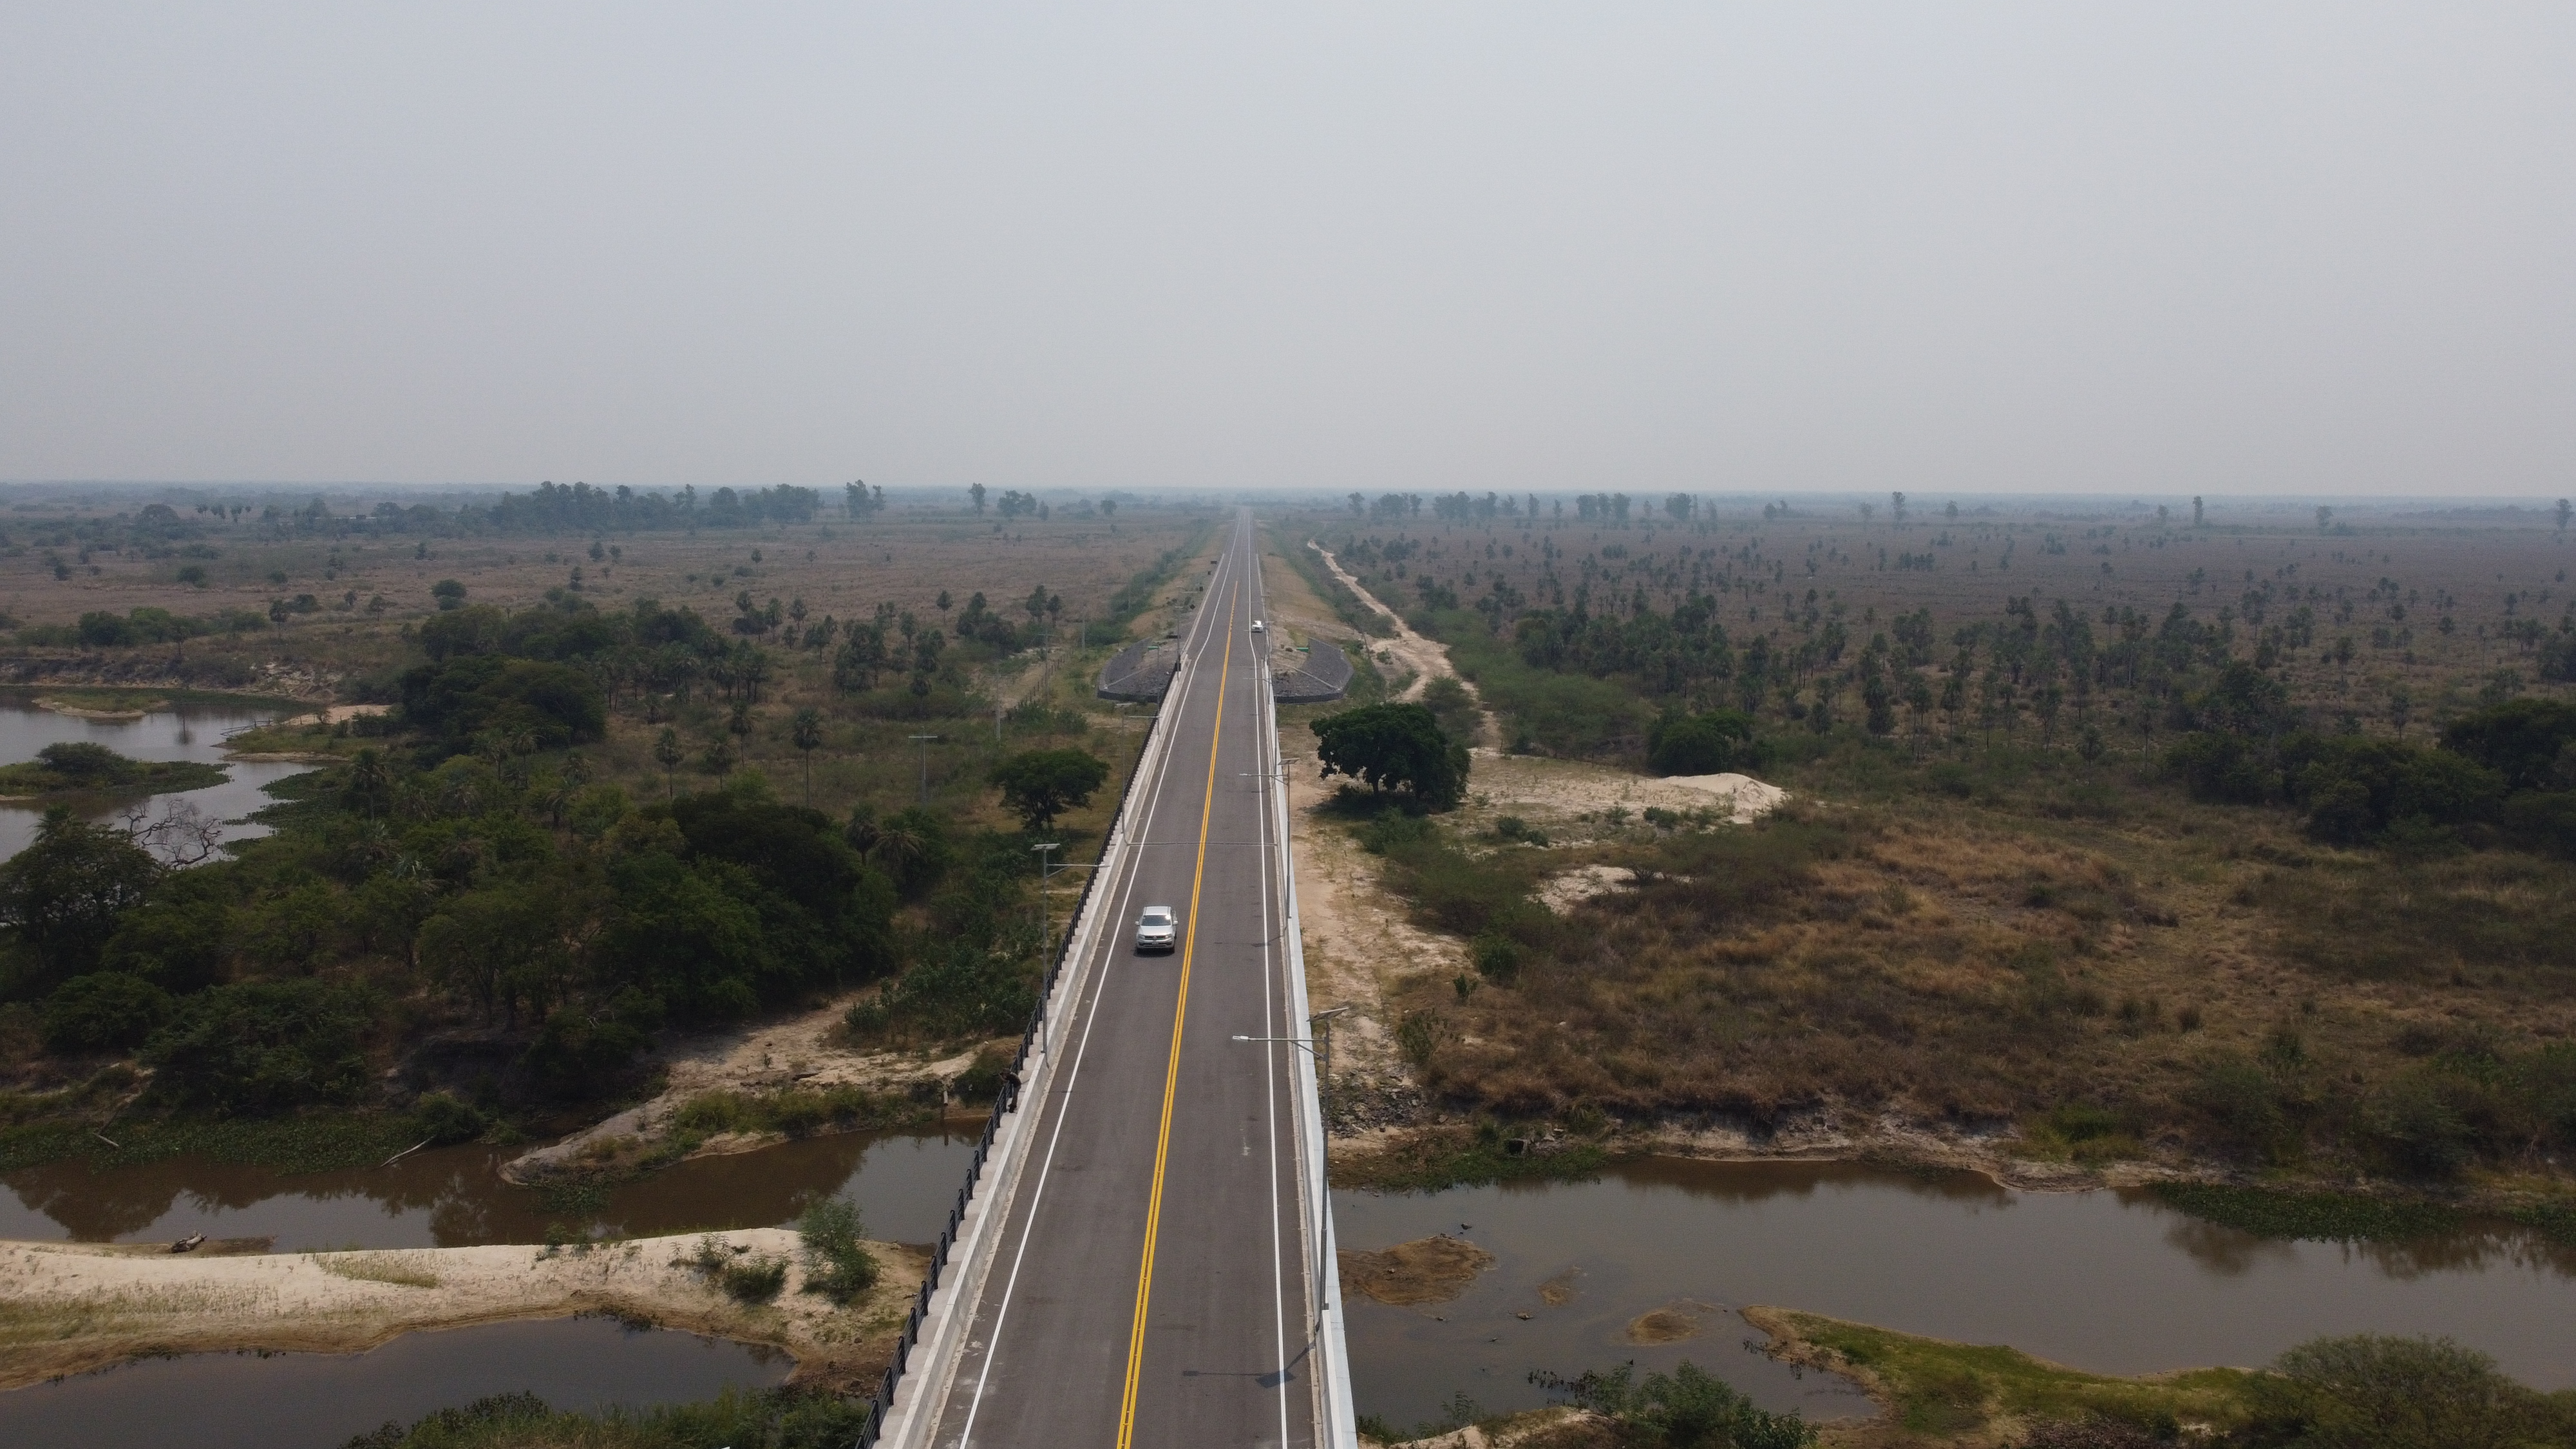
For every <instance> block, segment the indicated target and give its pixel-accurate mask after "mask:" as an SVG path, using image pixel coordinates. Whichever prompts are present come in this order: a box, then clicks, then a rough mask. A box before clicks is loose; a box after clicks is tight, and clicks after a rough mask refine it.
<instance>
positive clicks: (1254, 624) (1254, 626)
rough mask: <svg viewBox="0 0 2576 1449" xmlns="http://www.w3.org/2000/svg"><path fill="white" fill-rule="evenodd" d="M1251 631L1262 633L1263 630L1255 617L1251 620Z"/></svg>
mask: <svg viewBox="0 0 2576 1449" xmlns="http://www.w3.org/2000/svg"><path fill="white" fill-rule="evenodd" d="M1252 632H1253V633H1255V634H1259V633H1262V632H1263V630H1262V627H1261V621H1260V620H1259V619H1255V620H1253V621H1252Z"/></svg>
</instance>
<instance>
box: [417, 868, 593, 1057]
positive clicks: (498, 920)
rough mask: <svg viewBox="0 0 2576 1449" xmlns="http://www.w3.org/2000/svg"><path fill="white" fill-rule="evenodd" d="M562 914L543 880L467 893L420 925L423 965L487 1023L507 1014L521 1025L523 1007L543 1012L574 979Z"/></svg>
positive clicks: (560, 902)
mask: <svg viewBox="0 0 2576 1449" xmlns="http://www.w3.org/2000/svg"><path fill="white" fill-rule="evenodd" d="M563 907H564V901H563V897H562V894H561V892H560V891H559V890H558V889H557V888H556V887H555V886H553V885H552V884H551V883H548V882H543V881H532V882H526V883H519V884H511V885H502V886H494V887H491V888H489V889H486V890H478V891H468V892H465V893H464V894H462V895H459V896H456V897H454V898H452V899H451V900H449V901H448V902H447V904H446V905H445V906H444V907H443V908H441V909H440V910H439V912H438V913H437V914H436V915H434V916H431V917H430V918H429V919H428V920H426V921H424V922H422V923H421V928H420V960H421V964H422V965H423V966H424V967H426V968H427V969H428V971H429V973H430V975H431V977H432V979H434V980H436V981H437V982H439V983H440V984H441V985H442V986H445V987H446V988H447V989H449V990H451V991H454V992H457V993H459V994H460V995H463V996H464V997H466V998H467V999H469V1000H471V1001H472V1002H473V1003H474V1005H475V1007H476V1009H478V1010H479V1011H480V1012H481V1013H482V1015H483V1019H484V1020H486V1021H489V1020H491V1019H492V1015H493V1012H494V1010H495V1009H496V1008H500V1009H506V1010H507V1012H508V1013H509V1016H510V1019H511V1020H512V1021H513V1022H515V1021H517V1019H518V1013H519V1007H520V1005H521V1004H522V1003H524V1004H526V1005H527V1006H529V1007H530V1008H532V1009H533V1010H536V1011H540V1012H542V1011H544V1010H545V1009H546V1008H547V1007H548V1006H550V1005H552V1004H553V1002H554V1001H555V1000H556V999H557V998H558V997H560V996H561V995H562V994H563V990H564V988H565V986H566V985H567V984H568V978H569V976H570V974H571V964H572V963H571V958H570V954H569V952H568V951H567V949H566V942H565V931H564V923H563Z"/></svg>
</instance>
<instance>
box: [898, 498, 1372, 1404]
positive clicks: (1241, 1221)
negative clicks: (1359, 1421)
mask: <svg viewBox="0 0 2576 1449" xmlns="http://www.w3.org/2000/svg"><path fill="white" fill-rule="evenodd" d="M1263 617H1264V616H1263V599H1262V588H1261V568H1260V560H1259V554H1258V552H1257V550H1256V549H1255V547H1254V543H1253V533H1252V524H1251V518H1250V515H1249V514H1248V513H1247V514H1242V515H1239V516H1238V517H1237V519H1236V522H1235V525H1234V529H1233V532H1232V534H1231V536H1230V537H1229V539H1228V541H1227V543H1226V545H1225V548H1224V550H1223V551H1222V552H1221V553H1220V555H1219V556H1218V560H1217V563H1216V566H1215V569H1214V571H1213V572H1212V573H1211V574H1210V576H1209V578H1208V582H1207V588H1206V591H1205V594H1204V595H1203V598H1202V602H1201V603H1200V606H1199V609H1198V612H1197V615H1196V617H1195V618H1194V619H1193V620H1192V622H1191V625H1190V627H1189V629H1188V630H1187V631H1185V637H1183V638H1182V639H1181V641H1180V643H1179V648H1178V651H1177V652H1178V654H1179V662H1178V666H1177V668H1176V670H1175V671H1174V673H1173V675H1172V678H1171V683H1170V685H1169V688H1168V690H1167V691H1166V692H1165V693H1164V696H1163V704H1162V708H1161V710H1160V711H1159V712H1158V713H1157V715H1156V717H1155V720H1154V724H1153V728H1152V732H1151V733H1150V734H1149V735H1148V737H1147V741H1146V744H1145V748H1144V752H1143V754H1142V755H1141V756H1140V758H1139V761H1138V764H1137V768H1136V771H1135V774H1134V777H1133V779H1132V781H1131V782H1130V784H1129V786H1128V789H1127V793H1126V795H1125V797H1124V798H1123V800H1122V801H1121V802H1120V805H1119V809H1118V815H1117V819H1116V822H1115V824H1114V826H1113V828H1112V831H1111V835H1110V839H1109V843H1108V845H1107V848H1106V849H1105V850H1104V852H1103V855H1102V858H1101V860H1100V862H1099V864H1098V866H1097V867H1096V868H1095V869H1094V871H1093V873H1092V878H1091V880H1090V882H1089V884H1088V885H1087V886H1086V888H1085V890H1084V894H1083V899H1082V904H1081V905H1080V907H1079V908H1078V910H1077V913H1076V916H1075V920H1074V923H1073V926H1072V929H1071V931H1070V933H1069V935H1068V938H1067V941H1066V945H1065V949H1064V951H1063V953H1062V955H1061V956H1060V957H1059V958H1058V960H1057V962H1056V964H1055V965H1054V967H1053V969H1052V970H1051V973H1050V975H1049V977H1048V982H1047V988H1046V992H1045V1000H1044V1003H1043V1004H1042V1005H1041V1007H1040V1008H1039V1012H1038V1016H1037V1018H1036V1020H1034V1021H1033V1022H1032V1023H1031V1024H1030V1027H1029V1031H1028V1033H1027V1036H1026V1037H1025V1039H1024V1041H1023V1045H1022V1048H1021V1052H1020V1057H1019V1063H1018V1066H1017V1068H1016V1071H1015V1074H1014V1077H1013V1082H1012V1085H1011V1086H1010V1087H1009V1088H1008V1089H1006V1090H1005V1092H1004V1094H1003V1098H1002V1100H1001V1101H1000V1102H999V1103H998V1104H997V1105H996V1107H995V1110H994V1115H993V1120H992V1122H991V1124H990V1125H989V1127H988V1128H987V1130H986V1133H985V1138H984V1142H983V1144H982V1146H980V1147H979V1148H978V1150H977V1152H976V1154H975V1167H974V1170H973V1172H972V1173H971V1175H970V1178H969V1181H968V1183H967V1184H966V1186H965V1187H964V1188H963V1189H961V1190H960V1192H959V1195H958V1203H957V1208H956V1211H955V1212H954V1213H953V1214H952V1215H951V1218H950V1227H949V1230H948V1231H947V1232H946V1233H944V1234H943V1235H942V1236H941V1239H940V1242H939V1245H938V1250H937V1254H936V1261H935V1266H934V1269H933V1272H932V1276H931V1280H930V1282H928V1283H926V1284H925V1285H924V1287H923V1291H922V1294H921V1297H920V1299H919V1300H918V1302H917V1304H916V1306H915V1308H914V1311H913V1314H912V1317H911V1320H910V1322H909V1323H908V1324H907V1326H906V1331H905V1336H904V1339H903V1344H902V1347H901V1349H900V1350H899V1352H898V1355H897V1359H896V1363H895V1366H894V1367H893V1368H892V1369H891V1370H889V1372H888V1373H887V1375H886V1381H885V1384H884V1385H883V1387H882V1388H881V1389H880V1391H879V1395H878V1414H877V1416H876V1419H875V1421H874V1423H873V1424H872V1426H871V1438H872V1440H873V1441H874V1442H875V1443H877V1444H881V1445H889V1446H898V1449H1015V1446H1032V1449H1034V1446H1041V1445H1043V1446H1050V1449H1053V1446H1082V1445H1096V1446H1101V1449H1141V1446H1153V1449H1164V1446H1193V1449H1195V1446H1214V1445H1246V1446H1253V1445H1261V1446H1274V1445H1275V1446H1280V1449H1356V1445H1357V1443H1358V1439H1357V1433H1356V1428H1355V1426H1354V1423H1353V1413H1352V1409H1351V1396H1350V1378H1349V1368H1348V1360H1347V1357H1346V1354H1345V1352H1344V1348H1343V1342H1342V1321H1341V1311H1340V1309H1341V1293H1340V1285H1339V1280H1338V1277H1337V1275H1336V1271H1335V1266H1334V1256H1333V1231H1332V1213H1331V1205H1330V1200H1329V1198H1328V1197H1327V1195H1326V1190H1325V1180H1324V1178H1325V1173H1324V1134H1323V1120H1322V1116H1321V1113H1320V1111H1319V1110H1318V1103H1317V1097H1316V1091H1315V1085H1316V1084H1315V1063H1314V1059H1313V1056H1312V1053H1311V1051H1309V1050H1308V1049H1307V1047H1306V1046H1305V1045H1304V1043H1305V1042H1306V1040H1307V1036H1308V1010H1309V1009H1308V1006H1307V1001H1306V986H1305V971H1304V958H1303V953H1302V951H1301V950H1300V948H1299V945H1298V936H1297V896H1296V883H1295V877H1294V873H1293V870H1292V866H1291V862H1290V856H1289V850H1288V810H1287V788H1286V781H1285V776H1284V774H1283V773H1282V770H1281V767H1280V762H1279V760H1280V757H1279V741H1278V727H1277V720H1276V717H1275V714H1274V711H1273V707H1272V684H1271V678H1270V660H1269V653H1268V651H1269V647H1270V637H1271V636H1270V635H1269V634H1267V633H1261V634H1256V633H1253V632H1251V624H1252V622H1253V621H1254V620H1256V619H1260V618H1263ZM1147 905H1169V906H1174V907H1177V908H1179V910H1180V913H1181V932H1180V945H1179V948H1178V949H1177V950H1175V951H1174V952H1172V953H1171V954H1170V955H1168V956H1163V955H1156V956H1144V955H1139V954H1137V953H1136V951H1135V949H1134V932H1133V929H1132V926H1133V922H1134V921H1135V918H1136V915H1137V913H1138V912H1139V911H1140V910H1141V909H1143V907H1145V906H1147Z"/></svg>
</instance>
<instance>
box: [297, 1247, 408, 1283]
mask: <svg viewBox="0 0 2576 1449" xmlns="http://www.w3.org/2000/svg"><path fill="white" fill-rule="evenodd" d="M307 1256H308V1257H309V1258H310V1260H311V1262H312V1263H313V1266H315V1267H317V1268H320V1269H321V1270H322V1271H323V1272H325V1273H328V1274H330V1275H331V1276H333V1277H335V1278H349V1279H354V1280H356V1281H358V1282H361V1283H390V1284H393V1285H394V1286H396V1287H399V1288H435V1287H437V1286H438V1272H437V1262H438V1260H437V1259H435V1258H432V1257H430V1256H428V1255H427V1254H425V1253H313V1254H309V1255H307Z"/></svg>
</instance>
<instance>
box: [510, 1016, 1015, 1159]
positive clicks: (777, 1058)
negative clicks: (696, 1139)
mask: <svg viewBox="0 0 2576 1449" xmlns="http://www.w3.org/2000/svg"><path fill="white" fill-rule="evenodd" d="M858 999H859V997H858V995H856V994H853V995H850V996H844V997H840V998H838V999H836V1000H833V1001H830V1002H827V1003H825V1004H824V1005H823V1006H821V1007H820V1008H817V1009H816V1010H813V1011H807V1012H801V1013H798V1014H796V1015H792V1016H784V1017H772V1018H769V1019H766V1020H762V1021H755V1022H746V1023H742V1024H740V1025H735V1026H728V1027H722V1028H719V1029H717V1030H714V1031H706V1032H698V1033H694V1034H690V1035H684V1036H676V1037H674V1038H673V1039H671V1040H669V1041H667V1042H665V1043H663V1044H662V1045H661V1046H659V1047H657V1048H656V1049H655V1050H654V1051H653V1052H652V1053H651V1056H650V1060H651V1061H652V1062H653V1063H654V1065H656V1066H658V1067H659V1068H661V1070H662V1073H663V1078H664V1083H663V1089H662V1091H661V1092H660V1094H659V1095H657V1096H655V1097H654V1098H653V1099H652V1100H651V1101H649V1102H645V1103H643V1104H641V1105H639V1106H635V1107H629V1108H627V1109H626V1110H625V1111H623V1112H619V1113H617V1114H616V1115H614V1116H611V1117H608V1118H606V1119H604V1120H602V1121H599V1122H596V1123H593V1124H592V1125H590V1126H588V1127H585V1128H583V1129H582V1130H581V1131H579V1132H576V1133H574V1134H572V1135H571V1136H569V1137H566V1138H564V1139H563V1140H562V1141H560V1142H555V1143H551V1144H549V1145H547V1146H544V1147H539V1148H536V1149H534V1150H533V1151H529V1152H525V1153H522V1154H520V1155H519V1156H517V1157H515V1158H512V1159H511V1160H510V1161H509V1162H507V1163H505V1164H503V1166H502V1168H501V1177H502V1179H503V1180H504V1181H506V1182H515V1183H521V1184H528V1183H541V1182H545V1181H548V1180H549V1179H554V1178H560V1177H565V1176H579V1175H582V1174H584V1173H594V1172H605V1171H615V1170H619V1169H620V1168H621V1167H622V1166H624V1165H625V1164H629V1163H632V1162H633V1161H634V1160H635V1159H637V1158H638V1157H641V1156H643V1155H645V1154H648V1153H650V1152H652V1151H653V1150H654V1149H655V1148H656V1147H657V1146H658V1145H659V1144H660V1143H661V1141H662V1140H663V1139H664V1138H665V1137H667V1136H669V1135H670V1131H671V1126H672V1118H673V1117H674V1115H675V1114H677V1113H678V1111H679V1110H680V1108H681V1107H683V1106H685V1105H687V1103H688V1102H689V1100H690V1099H691V1098H694V1097H701V1096H704V1095H706V1094H708V1093H710V1092H735V1093H741V1094H745V1095H760V1094H764V1093H773V1092H783V1091H790V1090H797V1091H826V1090H829V1089H831V1088H834V1087H862V1088H865V1089H867V1090H869V1091H873V1092H895V1091H906V1092H909V1091H919V1090H924V1089H926V1088H928V1087H930V1086H931V1085H932V1084H937V1087H938V1090H937V1091H935V1092H933V1093H932V1096H933V1097H934V1098H936V1099H939V1100H944V1099H945V1096H946V1084H948V1083H950V1082H953V1081H955V1080H956V1079H957V1077H958V1076H960V1075H961V1074H963V1073H964V1072H965V1071H966V1069H967V1068H969V1067H971V1066H973V1065H974V1064H975V1052H976V1050H977V1049H980V1048H977V1049H969V1050H967V1051H963V1052H959V1053H956V1054H954V1055H952V1056H948V1057H945V1058H937V1059H933V1058H928V1057H925V1056H922V1055H920V1054H918V1053H908V1052H899V1051H877V1052H866V1051H857V1050H854V1049H852V1048H851V1047H849V1046H848V1045H847V1044H846V1043H844V1042H843V1041H841V1040H840V1028H841V1022H842V1018H843V1016H844V1015H845V1014H846V1013H847V1012H848V1011H849V1007H850V1003H852V1002H853V1001H856V1000H858ZM983 1115H984V1114H983V1113H982V1112H981V1111H980V1110H979V1111H976V1112H974V1113H973V1114H972V1116H973V1119H974V1120H975V1121H977V1122H979V1123H980V1122H981V1121H982V1120H983ZM786 1140H787V1139H786V1137H785V1136H784V1135H782V1134H779V1133H775V1132H767V1133H738V1134H728V1135H726V1136H723V1137H719V1138H715V1139H712V1140H710V1141H708V1142H706V1143H705V1144H703V1145H702V1146H700V1147H699V1148H698V1149H697V1150H696V1151H694V1152H692V1153H691V1154H690V1155H691V1156H693V1157H712V1156H717V1155H721V1154H725V1153H735V1152H750V1151H754V1150H757V1149H759V1148H762V1147H768V1146H773V1145H775V1144H777V1143H780V1142H784V1141H786Z"/></svg>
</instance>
